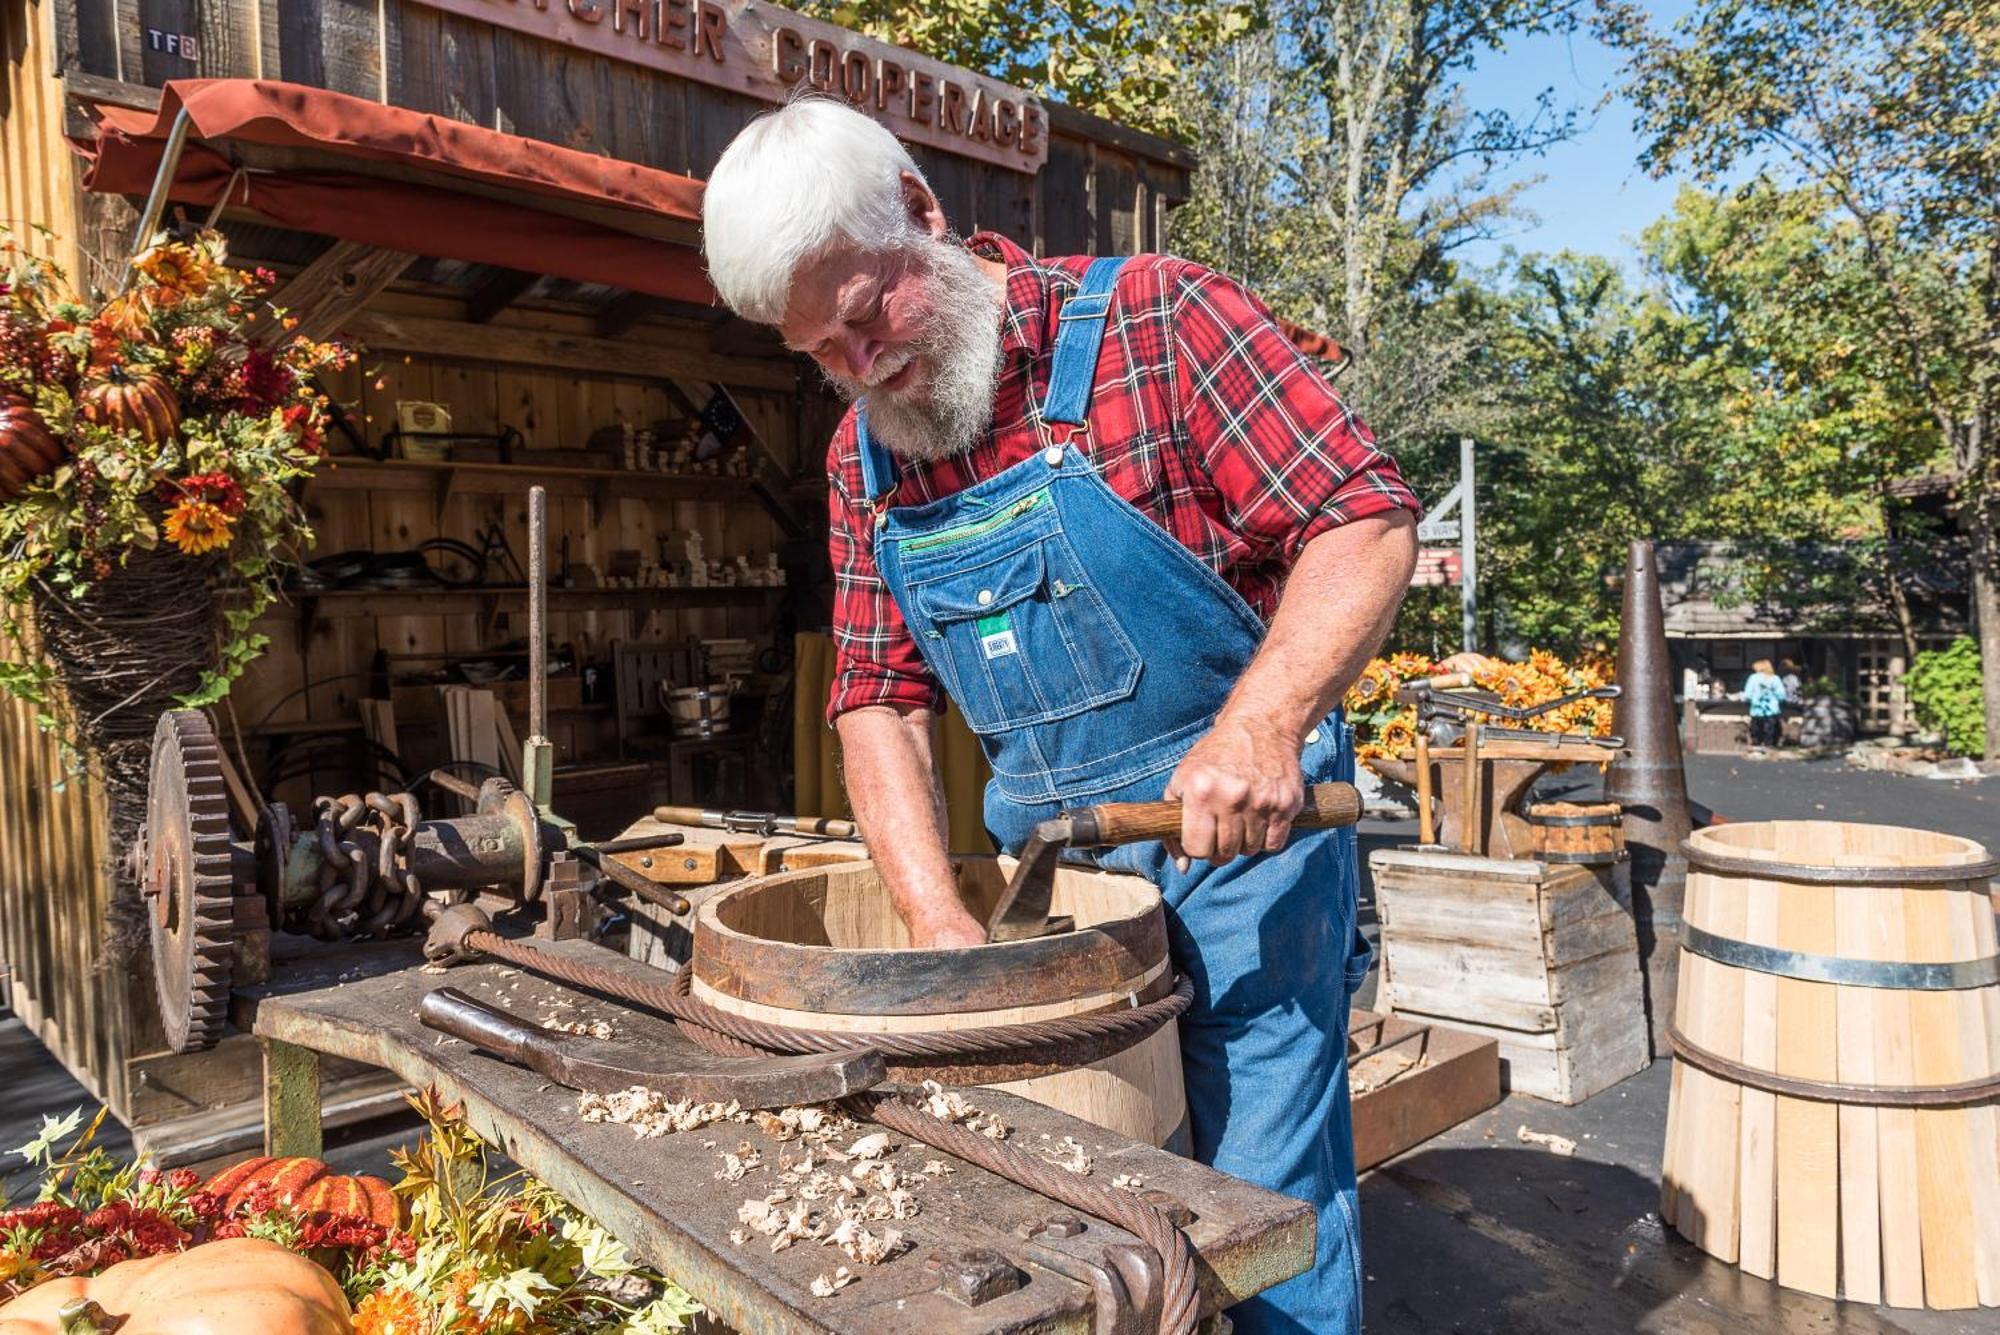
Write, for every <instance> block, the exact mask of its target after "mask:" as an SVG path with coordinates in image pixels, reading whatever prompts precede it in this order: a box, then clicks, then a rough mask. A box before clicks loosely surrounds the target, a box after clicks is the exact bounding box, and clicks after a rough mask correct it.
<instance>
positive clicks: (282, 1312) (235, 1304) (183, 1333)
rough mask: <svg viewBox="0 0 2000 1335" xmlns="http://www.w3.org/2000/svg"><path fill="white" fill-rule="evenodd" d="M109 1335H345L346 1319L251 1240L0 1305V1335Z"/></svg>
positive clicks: (306, 1275) (292, 1259)
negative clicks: (107, 1334)
mask: <svg viewBox="0 0 2000 1335" xmlns="http://www.w3.org/2000/svg"><path fill="white" fill-rule="evenodd" d="M85 1304H95V1306H96V1308H97V1312H92V1311H91V1310H90V1308H89V1307H88V1306H86V1305H85ZM100 1313H101V1317H99V1314H100ZM94 1317H96V1318H99V1319H97V1320H96V1321H93V1318H94ZM105 1317H108V1318H112V1320H103V1319H102V1318H105ZM119 1318H122V1320H119ZM114 1326H115V1328H116V1330H117V1332H118V1335H252V1333H253V1332H254V1333H255V1335H352V1332H353V1329H354V1319H353V1316H352V1315H351V1314H350V1313H349V1311H348V1308H347V1299H346V1298H345V1297H344V1296H343V1295H342V1294H341V1292H340V1285H339V1284H338V1283H336V1282H335V1281H334V1278H333V1276H332V1275H330V1274H328V1273H327V1272H326V1271H325V1270H323V1269H321V1268H320V1267H319V1266H317V1265H314V1264H313V1263H312V1262H311V1261H308V1260H307V1259H306V1258H305V1257H303V1256H300V1255H299V1254H298V1253H296V1252H291V1251H287V1250H285V1249H284V1248H283V1247H280V1246H279V1245H278V1244H277V1243H275V1242H266V1241H264V1240H263V1239H261V1238H229V1239H226V1240H224V1241H222V1242H209V1243H204V1244H202V1245H201V1246H199V1247H190V1248H189V1249H188V1250H186V1251H184V1252H171V1253H168V1254H167V1255H165V1256H148V1257H145V1258H144V1259H142V1260H137V1261H121V1262H119V1263H118V1264H117V1265H114V1266H112V1267H111V1268H110V1269H109V1270H107V1271H105V1272H104V1273H103V1274H101V1275H97V1276H95V1277H93V1278H90V1279H78V1278H68V1279H52V1280H50V1281H48V1282H47V1283H46V1284H38V1285H36V1286H35V1287H34V1288H32V1289H29V1290H28V1291H27V1292H26V1293H24V1294H22V1295H21V1296H20V1297H18V1298H16V1299H14V1300H13V1301H12V1302H9V1303H5V1304H0V1335H70V1333H71V1332H74V1335H84V1332H87V1331H91V1330H103V1331H109V1330H111V1329H112V1328H113V1327H114Z"/></svg>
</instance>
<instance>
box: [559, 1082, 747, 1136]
mask: <svg viewBox="0 0 2000 1335" xmlns="http://www.w3.org/2000/svg"><path fill="white" fill-rule="evenodd" d="M576 1111H577V1114H578V1115H579V1116H580V1117H582V1118H583V1120H584V1121H586V1122H617V1123H620V1124H621V1125H624V1126H629V1127H631V1128H632V1134H633V1135H635V1136H639V1137H642V1138H645V1139H651V1138H653V1137H655V1136H664V1135H666V1134H667V1133H668V1132H671V1131H693V1130H695V1129H697V1128H699V1127H704V1126H707V1125H708V1124H709V1123H711V1122H730V1121H742V1120H743V1110H742V1109H741V1108H740V1107H738V1106H737V1104H736V1102H735V1101H734V1100H731V1101H730V1102H728V1103H696V1102H694V1101H693V1100H691V1099H680V1100H674V1099H669V1098H667V1097H666V1096H665V1095H664V1094H662V1093H660V1092H659V1091H658V1090H656V1089H648V1088H646V1087H645V1086H644V1085H634V1086H632V1087H631V1088H630V1089H622V1090H619V1091H618V1092H617V1093H615V1094H579V1095H578V1096H577V1100H576Z"/></svg>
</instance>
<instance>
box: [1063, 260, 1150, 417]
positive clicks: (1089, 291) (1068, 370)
mask: <svg viewBox="0 0 2000 1335" xmlns="http://www.w3.org/2000/svg"><path fill="white" fill-rule="evenodd" d="M1127 258H1129V257H1127V256H1123V255H1118V256H1105V257H1103V258H1101V259H1095V260H1092V261H1091V262H1090V267H1089V268H1088V269H1085V270H1084V271H1083V283H1082V285H1081V286H1080V287H1078V288H1077V290H1076V292H1075V293H1074V294H1073V295H1072V296H1071V297H1070V299H1069V300H1068V301H1065V302H1064V303H1063V307H1062V313H1061V314H1060V315H1058V316H1056V349H1055V353H1054V354H1053V356H1052V357H1051V359H1050V365H1049V391H1048V394H1047V395H1046V396H1045V397H1044V398H1043V400H1042V420H1043V421H1044V422H1061V423H1063V424H1064V425H1066V426H1082V425H1083V422H1084V418H1085V417H1086V416H1088V415H1089V413H1090V391H1091V387H1092V386H1093V385H1095V384H1096V383H1097V349H1098V347H1099V345H1101V344H1102V343H1103V342H1104V317H1105V316H1106V315H1108V314H1109V313H1110V311H1111V289H1112V287H1113V286H1115V285H1116V284H1117V282H1118V271H1119V270H1120V269H1122V268H1124V267H1125V261H1126V259H1127Z"/></svg>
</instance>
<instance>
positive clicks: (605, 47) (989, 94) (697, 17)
mask: <svg viewBox="0 0 2000 1335" xmlns="http://www.w3.org/2000/svg"><path fill="white" fill-rule="evenodd" d="M416 3H418V4H422V5H428V6H430V7H431V8H433V9H442V10H444V11H446V12H447V13H452V14H462V15H464V16H465V17H467V18H471V19H478V20H480V21H482V22H486V23H494V24H498V25H500V26H501V27H506V28H513V29H515V30H517V31H520V32H525V33H528V34H530V35H532V36H535V37H540V38H544V39H546V40H548V41H551V42H560V43H562V44H564V45H565V46H573V47H576V48H577V49H578V50H582V51H591V52H594V53H596V54H598V55H602V56H609V57H610V58H612V59H613V60H624V61H629V62H631V63H633V64H635V65H644V66H646V67H648V68H649V69H657V70H664V71H665V72H667V73H669V74H673V75H677V76H679V77H681V78H684V79H694V80H697V81H699V82H701V83H706V84H713V85H715V86H716V87H718V88H726V89H728V90H729V91H730V92H733V93H743V94H746V95H748V96H750V97H755V98H761V99H763V100H764V101H767V102H779V101H782V100H784V98H785V97H786V96H787V95H788V94H789V93H790V92H791V90H792V89H793V88H794V87H796V86H797V85H799V84H800V83H807V84H810V85H811V86H812V87H814V88H817V89H820V90H821V91H823V92H828V93H834V94H837V95H839V96H843V97H846V98H847V99H848V100H849V101H850V102H852V103H854V104H855V105H856V106H858V107H861V108H863V109H864V110H866V111H868V112H869V113H870V114H871V115H873V116H874V117H875V118H876V119H878V120H880V121H881V122H882V123H883V124H885V125H887V126H888V127H889V128H890V129H891V130H893V131H895V132H896V134H898V135H900V136H901V137H902V138H904V139H907V140H909V141H911V142H912V143H919V144H928V145H930V146H931V147H933V148H941V149H943V150H944V151H945V152H947V153H957V154H961V155H963V156H965V157H971V158H979V159H981V160H983V161H986V162H992V163H997V164H998V165H1000V166H1002V167H1007V168H1010V169H1012V170H1014V171H1019V172H1034V171H1038V170H1040V168H1041V165H1042V163H1043V162H1045V161H1046V160H1047V159H1048V153H1049V148H1048V136H1047V133H1046V122H1045V121H1044V119H1043V113H1042V107H1041V104H1040V103H1039V102H1037V101H1036V100H1035V99H1034V98H1032V97H1029V96H1028V95H1027V94H1025V93H1023V92H1021V91H1020V90H1019V89H1018V88H1010V87H1008V86H1007V85H1006V84H1004V83H1001V82H999V81H998V80H995V79H989V78H986V77H985V76H983V75H978V74H973V73H971V72H970V71H968V70H962V69H958V68H956V67H955V66H951V65H946V64H944V63H942V62H940V61H936V60H930V59H928V58H926V57H924V56H920V55H917V54H915V53H914V52H911V51H905V50H903V49H902V48H901V47H895V46H890V45H888V44H887V43H885V42H878V41H875V40H873V39H872V38H868V37H863V36H861V35H860V34H858V33H852V32H849V31H847V29H845V28H839V27H835V26H834V25H833V24H830V23H821V22H819V21H818V20H816V19H809V18H806V17H805V16H804V15H802V14H794V13H792V12H791V11H790V10H786V9H779V8H777V7H776V6H774V5H765V4H752V3H749V0H416Z"/></svg>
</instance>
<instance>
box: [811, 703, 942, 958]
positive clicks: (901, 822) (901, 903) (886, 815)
mask: <svg viewBox="0 0 2000 1335" xmlns="http://www.w3.org/2000/svg"><path fill="white" fill-rule="evenodd" d="M932 723H933V716H932V714H931V712H930V711H929V710H928V709H909V710H904V709H896V708H891V707H890V706H887V705H878V706H872V707H869V708H866V709H855V710H850V711H849V712H847V713H845V714H842V715H841V716H840V718H839V720H838V721H837V723H836V724H835V726H836V727H837V728H838V729H839V732H840V745H841V751H842V754H843V757H844V761H845V771H846V772H845V776H844V777H845V779H846V782H847V797H848V800H849V801H850V802H852V803H853V804H854V815H855V819H856V820H857V821H859V822H860V825H861V834H862V837H863V838H864V839H866V840H867V841H868V855H869V857H870V858H872V859H873V860H874V862H875V866H876V868H877V869H878V870H879V871H880V872H881V875H882V882H883V884H884V885H885V886H886V887H887V888H888V891H889V898H890V900H891V902H893V903H894V905H895V908H896V913H897V915H898V916H899V917H901V918H902V920H903V921H904V922H905V923H907V924H908V925H909V927H910V931H911V934H912V935H913V936H914V937H915V938H916V939H917V940H918V942H919V943H920V944H921V943H923V942H924V941H925V940H926V939H927V938H929V937H931V936H932V935H934V934H935V933H936V932H937V930H938V929H939V928H940V927H941V926H943V925H947V924H953V923H958V924H961V925H962V924H963V923H964V922H965V921H967V915H966V912H965V908H964V906H963V905H962V904H961V903H960V902H959V898H958V887H957V883H956V882H955V881H954V880H953V879H952V874H951V861H950V858H949V856H948V854H947V852H946V846H947V837H946V831H947V822H946V818H945V812H944V794H943V792H942V790H941V789H940V788H939V787H938V783H937V768H936V765H935V763H934V761H933V759H932V755H931V727H932Z"/></svg>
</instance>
